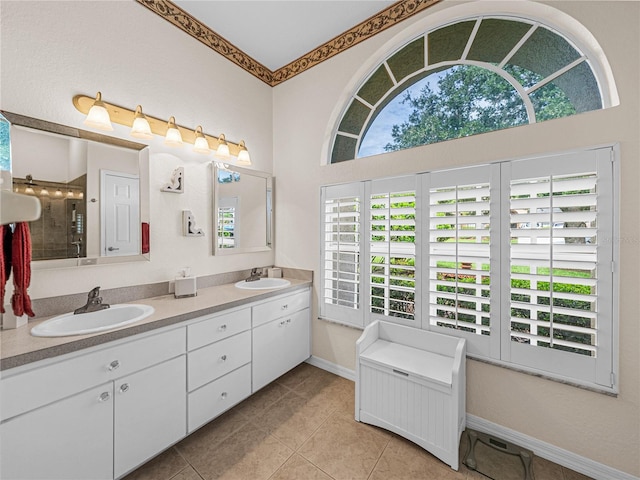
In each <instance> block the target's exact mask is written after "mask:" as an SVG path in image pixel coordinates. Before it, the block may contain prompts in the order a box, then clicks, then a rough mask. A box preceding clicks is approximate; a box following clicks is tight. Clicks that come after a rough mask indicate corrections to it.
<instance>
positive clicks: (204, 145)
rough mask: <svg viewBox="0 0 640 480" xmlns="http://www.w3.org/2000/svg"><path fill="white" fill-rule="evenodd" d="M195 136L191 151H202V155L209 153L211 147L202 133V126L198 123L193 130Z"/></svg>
mask: <svg viewBox="0 0 640 480" xmlns="http://www.w3.org/2000/svg"><path fill="white" fill-rule="evenodd" d="M193 133H194V134H195V136H196V140H195V142H194V143H193V151H194V152H196V153H202V154H203V155H209V154H210V153H211V149H210V148H209V142H208V141H207V139H206V138H205V136H204V134H203V133H202V127H201V126H200V125H198V126H197V127H196V129H195V130H194V132H193Z"/></svg>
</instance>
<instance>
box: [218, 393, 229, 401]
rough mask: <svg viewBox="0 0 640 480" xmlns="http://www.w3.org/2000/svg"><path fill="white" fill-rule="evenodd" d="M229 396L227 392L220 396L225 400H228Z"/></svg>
mask: <svg viewBox="0 0 640 480" xmlns="http://www.w3.org/2000/svg"><path fill="white" fill-rule="evenodd" d="M227 396H228V394H227V392H222V394H221V395H220V398H222V399H223V400H225V399H226V398H227Z"/></svg>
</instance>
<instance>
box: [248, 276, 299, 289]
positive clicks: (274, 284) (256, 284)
mask: <svg viewBox="0 0 640 480" xmlns="http://www.w3.org/2000/svg"><path fill="white" fill-rule="evenodd" d="M289 285H291V282H290V281H289V280H285V279H284V278H261V279H260V280H255V281H253V282H247V281H246V280H242V281H240V282H238V283H236V287H238V288H242V289H243V290H267V289H269V288H283V287H288V286H289Z"/></svg>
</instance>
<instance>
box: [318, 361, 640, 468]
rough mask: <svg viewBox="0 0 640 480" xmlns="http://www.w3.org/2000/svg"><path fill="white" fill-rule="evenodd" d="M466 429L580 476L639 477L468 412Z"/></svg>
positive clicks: (338, 370) (344, 371)
mask: <svg viewBox="0 0 640 480" xmlns="http://www.w3.org/2000/svg"><path fill="white" fill-rule="evenodd" d="M307 363H308V364H310V365H313V366H314V367H318V368H322V369H323V370H326V371H327V372H331V373H333V374H335V375H338V376H340V377H343V378H346V379H347V380H351V381H355V379H356V372H355V371H354V370H349V369H348V368H345V367H341V366H340V365H336V364H335V363H332V362H329V361H327V360H324V359H323V358H319V357H315V356H311V357H309V358H308V359H307ZM467 427H469V428H473V429H474V430H478V431H479V432H484V433H489V434H491V435H495V436H496V437H498V438H502V439H504V440H507V441H509V442H512V443H515V444H516V445H519V446H521V447H524V448H527V449H529V450H531V451H532V452H533V453H534V454H535V455H537V456H539V457H542V458H545V459H547V460H549V461H551V462H553V463H557V464H558V465H561V466H563V467H566V468H569V469H571V470H574V471H576V472H579V473H582V474H583V475H587V476H589V477H591V478H595V479H596V480H640V477H636V476H634V475H631V474H629V473H625V472H622V471H620V470H616V469H615V468H612V467H609V466H607V465H604V464H602V463H599V462H596V461H594V460H591V459H589V458H586V457H583V456H580V455H578V454H575V453H573V452H570V451H568V450H564V449H562V448H558V447H556V446H555V445H552V444H550V443H547V442H543V441H542V440H538V439H536V438H533V437H530V436H529V435H525V434H524V433H520V432H517V431H515V430H511V429H510V428H507V427H503V426H502V425H498V424H497V423H493V422H490V421H488V420H485V419H484V418H480V417H476V416H475V415H470V414H468V413H467ZM534 475H535V472H534Z"/></svg>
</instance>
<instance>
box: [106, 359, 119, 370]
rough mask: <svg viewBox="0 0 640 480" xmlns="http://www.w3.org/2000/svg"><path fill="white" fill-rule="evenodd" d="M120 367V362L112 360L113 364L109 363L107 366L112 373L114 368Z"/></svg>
mask: <svg viewBox="0 0 640 480" xmlns="http://www.w3.org/2000/svg"><path fill="white" fill-rule="evenodd" d="M119 366H120V362H119V361H118V360H114V361H113V362H111V363H110V364H109V371H110V372H112V371H114V370H115V369H116V368H118V367H119Z"/></svg>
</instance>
